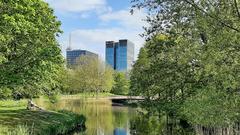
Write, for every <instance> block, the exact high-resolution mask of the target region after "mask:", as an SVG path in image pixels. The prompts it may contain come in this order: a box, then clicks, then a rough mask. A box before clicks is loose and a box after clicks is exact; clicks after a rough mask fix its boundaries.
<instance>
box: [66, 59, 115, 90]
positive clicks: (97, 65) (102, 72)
mask: <svg viewBox="0 0 240 135" xmlns="http://www.w3.org/2000/svg"><path fill="white" fill-rule="evenodd" d="M113 81H114V80H113V69H112V68H111V67H109V66H106V65H105V63H104V62H102V61H100V60H99V59H98V58H96V57H92V56H81V57H80V58H79V59H78V60H77V64H76V65H75V66H74V67H73V69H71V70H69V73H68V77H67V80H66V82H67V84H68V89H67V90H66V92H67V93H72V94H75V93H81V92H94V93H96V94H97V93H99V92H110V90H111V88H112V85H113Z"/></svg>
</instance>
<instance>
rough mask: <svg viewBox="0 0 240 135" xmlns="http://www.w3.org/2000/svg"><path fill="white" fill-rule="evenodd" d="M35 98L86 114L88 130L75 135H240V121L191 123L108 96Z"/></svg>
mask: <svg viewBox="0 0 240 135" xmlns="http://www.w3.org/2000/svg"><path fill="white" fill-rule="evenodd" d="M35 102H36V103H37V104H38V105H39V106H41V107H44V108H46V109H49V110H55V111H57V110H63V109H64V110H69V111H72V112H75V113H79V114H83V115H84V116H86V118H87V121H86V131H85V132H84V133H75V135H240V124H239V123H236V124H234V125H232V126H228V127H225V128H222V127H218V128H216V127H214V128H213V127H202V126H191V125H189V124H188V123H187V122H186V121H184V120H176V119H170V118H167V117H166V116H155V115H148V114H143V113H139V112H137V109H133V108H129V107H118V106H112V102H111V101H110V100H107V99H95V98H93V99H85V98H79V97H65V98H63V99H61V100H59V101H58V102H57V103H55V104H51V103H50V102H48V101H47V100H44V99H37V100H36V101H35Z"/></svg>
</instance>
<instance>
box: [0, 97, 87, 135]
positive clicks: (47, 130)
mask: <svg viewBox="0 0 240 135" xmlns="http://www.w3.org/2000/svg"><path fill="white" fill-rule="evenodd" d="M26 104H27V101H26V100H21V101H11V100H7V101H0V135H2V134H6V133H8V134H7V135H15V133H16V132H17V135H29V134H34V135H35V134H36V135H56V134H65V133H67V132H69V131H72V130H74V129H75V128H76V126H77V125H78V126H82V125H84V124H85V121H86V119H85V117H84V116H82V115H77V114H73V113H71V112H67V111H59V112H52V111H29V110H27V109H25V108H26ZM20 133H21V134H20ZM25 133H27V134H25Z"/></svg>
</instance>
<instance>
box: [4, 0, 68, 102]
mask: <svg viewBox="0 0 240 135" xmlns="http://www.w3.org/2000/svg"><path fill="white" fill-rule="evenodd" d="M0 20H1V21H0V89H1V90H4V89H10V90H11V91H12V94H13V96H14V97H16V98H19V97H30V98H31V97H33V96H36V95H39V94H47V95H52V94H53V93H55V92H56V91H57V89H58V87H59V85H60V84H59V80H58V74H59V72H61V70H62V69H63V66H62V65H63V58H62V55H61V50H60V48H59V45H58V43H57V40H56V36H58V35H59V33H60V32H61V31H60V29H59V28H60V22H59V21H57V17H56V16H54V14H53V10H52V9H51V8H50V7H49V5H48V4H47V3H46V2H43V1H42V0H19V1H14V0H9V1H6V0H0Z"/></svg>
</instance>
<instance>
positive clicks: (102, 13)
mask: <svg viewBox="0 0 240 135" xmlns="http://www.w3.org/2000/svg"><path fill="white" fill-rule="evenodd" d="M45 1H46V2H48V3H49V5H50V7H52V8H53V9H54V12H55V15H56V16H57V17H58V20H60V21H61V23H62V26H61V29H62V30H63V32H64V33H63V34H62V35H61V36H60V37H58V41H59V43H60V45H61V49H62V52H63V55H64V56H65V54H66V52H65V50H66V48H67V47H68V46H69V35H70V33H71V48H72V49H82V50H88V51H91V52H94V53H97V54H98V55H99V56H100V58H102V59H103V60H104V59H105V41H108V40H110V41H112V40H113V41H118V40H119V39H129V40H130V41H132V42H133V43H134V44H135V59H136V57H137V54H138V52H139V49H140V47H142V46H143V44H144V39H143V38H142V37H140V36H139V34H141V33H143V32H144V30H143V28H142V27H143V26H146V22H145V21H144V19H145V18H146V13H144V12H143V11H140V10H136V11H135V12H134V14H133V15H131V14H130V8H131V3H130V1H131V0H45Z"/></svg>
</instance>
